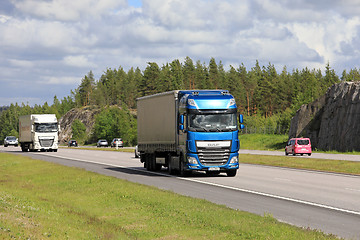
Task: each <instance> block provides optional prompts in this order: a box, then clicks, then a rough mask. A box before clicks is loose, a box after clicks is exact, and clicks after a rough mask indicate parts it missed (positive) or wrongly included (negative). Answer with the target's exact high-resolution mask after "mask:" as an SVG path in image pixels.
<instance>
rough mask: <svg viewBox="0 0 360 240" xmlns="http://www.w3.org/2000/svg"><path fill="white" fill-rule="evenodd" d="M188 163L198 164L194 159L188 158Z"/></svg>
mask: <svg viewBox="0 0 360 240" xmlns="http://www.w3.org/2000/svg"><path fill="white" fill-rule="evenodd" d="M188 162H189V163H190V164H198V161H197V160H196V158H194V157H188Z"/></svg>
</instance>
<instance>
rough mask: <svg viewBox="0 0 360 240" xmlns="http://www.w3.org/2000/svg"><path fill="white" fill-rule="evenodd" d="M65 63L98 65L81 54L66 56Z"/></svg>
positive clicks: (78, 65) (84, 66)
mask: <svg viewBox="0 0 360 240" xmlns="http://www.w3.org/2000/svg"><path fill="white" fill-rule="evenodd" d="M63 62H64V64H65V65H69V66H73V67H81V68H92V67H96V64H95V63H93V62H91V61H89V59H88V57H86V56H84V55H79V56H66V57H65V58H64V60H63Z"/></svg>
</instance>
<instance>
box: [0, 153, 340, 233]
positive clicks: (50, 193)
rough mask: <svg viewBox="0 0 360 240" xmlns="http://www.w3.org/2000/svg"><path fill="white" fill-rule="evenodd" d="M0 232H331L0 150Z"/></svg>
mask: <svg viewBox="0 0 360 240" xmlns="http://www.w3.org/2000/svg"><path fill="white" fill-rule="evenodd" d="M0 239H336V238H335V236H331V235H325V234H323V233H321V232H318V231H310V230H308V229H300V228H297V227H294V226H290V225H287V224H284V223H280V222H278V221H277V220H275V219H274V218H273V217H271V216H270V215H269V214H265V213H264V217H261V216H257V215H254V214H250V213H246V212H242V211H236V210H233V209H230V208H227V207H225V206H221V205H215V204H212V203H210V202H208V201H205V200H199V199H193V198H190V197H185V196H181V195H178V194H175V193H173V192H169V191H163V190H159V189H156V188H154V187H149V186H144V185H140V184H136V183H131V182H127V181H124V180H119V179H116V178H113V177H107V176H103V175H99V174H95V173H91V172H87V171H84V170H81V169H77V168H70V167H65V166H61V165H57V164H53V163H48V162H44V161H39V160H33V159H30V158H26V157H22V156H18V155H12V154H6V153H0Z"/></svg>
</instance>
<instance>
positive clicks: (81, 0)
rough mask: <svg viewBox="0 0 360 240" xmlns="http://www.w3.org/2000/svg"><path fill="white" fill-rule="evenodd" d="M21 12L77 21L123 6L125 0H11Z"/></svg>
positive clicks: (46, 17)
mask: <svg viewBox="0 0 360 240" xmlns="http://www.w3.org/2000/svg"><path fill="white" fill-rule="evenodd" d="M13 2H14V6H15V7H16V8H17V9H18V10H19V11H21V12H23V13H25V14H28V15H32V16H36V17H40V18H45V19H50V20H59V21H79V20H81V19H82V18H85V19H86V18H93V17H95V18H98V17H99V16H101V15H103V14H105V13H108V12H109V11H111V10H112V9H116V8H118V7H125V6H126V5H127V1H126V0H120V1H119V0H101V1H98V0H76V1H74V0H50V1H47V0H13Z"/></svg>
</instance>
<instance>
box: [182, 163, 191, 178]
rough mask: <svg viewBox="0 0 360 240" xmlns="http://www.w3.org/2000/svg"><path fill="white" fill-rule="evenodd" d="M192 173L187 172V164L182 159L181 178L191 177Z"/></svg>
mask: <svg viewBox="0 0 360 240" xmlns="http://www.w3.org/2000/svg"><path fill="white" fill-rule="evenodd" d="M190 174H191V172H190V171H186V170H185V164H184V161H183V160H182V159H180V176H181V177H187V176H190Z"/></svg>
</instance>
